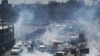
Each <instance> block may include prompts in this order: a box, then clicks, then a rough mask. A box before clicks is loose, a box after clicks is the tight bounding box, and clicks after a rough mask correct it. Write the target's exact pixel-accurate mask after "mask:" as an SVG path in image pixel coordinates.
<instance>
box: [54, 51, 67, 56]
mask: <svg viewBox="0 0 100 56" xmlns="http://www.w3.org/2000/svg"><path fill="white" fill-rule="evenodd" d="M66 55H67V54H66V53H65V52H63V51H58V52H56V54H54V56H66Z"/></svg>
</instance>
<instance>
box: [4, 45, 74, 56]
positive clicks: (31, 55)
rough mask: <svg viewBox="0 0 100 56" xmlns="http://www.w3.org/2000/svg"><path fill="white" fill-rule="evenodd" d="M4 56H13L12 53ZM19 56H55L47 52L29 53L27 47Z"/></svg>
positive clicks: (70, 55)
mask: <svg viewBox="0 0 100 56" xmlns="http://www.w3.org/2000/svg"><path fill="white" fill-rule="evenodd" d="M4 56H13V55H10V51H8V52H7V53H5V55H4ZM19 56H53V54H50V53H47V52H40V51H37V50H35V51H33V52H29V51H28V49H27V48H26V47H24V48H23V52H21V53H20V55H19ZM67 56H74V55H73V54H70V53H68V55H67Z"/></svg>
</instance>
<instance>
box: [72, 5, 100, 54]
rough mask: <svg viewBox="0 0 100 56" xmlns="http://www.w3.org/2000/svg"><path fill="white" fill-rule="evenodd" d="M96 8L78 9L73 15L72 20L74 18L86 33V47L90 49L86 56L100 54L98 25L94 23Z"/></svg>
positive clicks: (99, 26)
mask: <svg viewBox="0 0 100 56" xmlns="http://www.w3.org/2000/svg"><path fill="white" fill-rule="evenodd" d="M96 9H97V7H90V9H88V8H87V7H83V8H80V9H79V10H78V11H77V12H75V13H74V16H73V17H74V18H76V20H77V22H78V24H79V25H82V27H83V28H84V31H85V33H86V36H85V37H86V39H87V40H88V43H87V44H88V46H87V47H89V48H90V53H89V54H88V55H87V56H96V55H99V52H100V45H99V43H100V35H99V34H100V24H98V22H97V21H95V19H93V18H96Z"/></svg>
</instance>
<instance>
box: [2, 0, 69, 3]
mask: <svg viewBox="0 0 100 56" xmlns="http://www.w3.org/2000/svg"><path fill="white" fill-rule="evenodd" d="M1 1H2V0H0V3H1ZM8 1H9V3H11V4H20V3H25V1H26V3H28V4H29V3H36V2H37V1H39V2H41V3H48V1H49V0H8ZM56 1H57V2H66V1H68V0H56Z"/></svg>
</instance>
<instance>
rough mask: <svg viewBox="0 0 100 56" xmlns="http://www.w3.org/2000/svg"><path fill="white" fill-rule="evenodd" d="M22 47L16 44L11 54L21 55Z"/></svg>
mask: <svg viewBox="0 0 100 56" xmlns="http://www.w3.org/2000/svg"><path fill="white" fill-rule="evenodd" d="M21 51H22V49H21V48H20V47H19V46H14V47H13V48H12V50H11V55H19V54H20V52H21Z"/></svg>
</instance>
